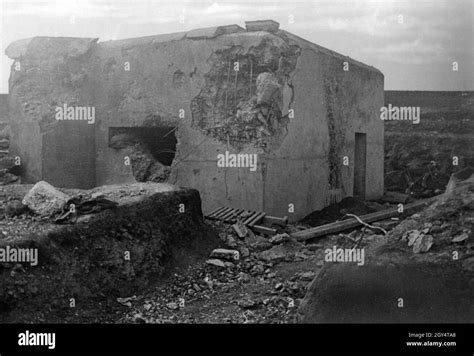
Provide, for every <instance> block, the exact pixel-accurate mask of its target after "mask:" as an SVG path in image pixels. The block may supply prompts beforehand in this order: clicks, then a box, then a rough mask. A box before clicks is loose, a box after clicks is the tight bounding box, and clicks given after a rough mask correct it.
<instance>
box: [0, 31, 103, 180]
mask: <svg viewBox="0 0 474 356" xmlns="http://www.w3.org/2000/svg"><path fill="white" fill-rule="evenodd" d="M96 42H97V40H95V39H87V38H47V37H35V38H33V39H28V40H22V41H17V42H14V43H13V44H11V45H10V46H9V47H8V48H7V50H6V54H7V55H8V56H9V57H10V58H12V59H14V60H15V61H14V63H13V64H12V67H11V76H10V81H9V91H10V95H9V100H10V101H9V104H10V108H11V111H10V119H11V123H10V124H11V146H10V151H11V153H12V154H14V155H18V156H20V157H21V160H22V166H23V167H24V168H26V169H24V172H25V177H24V178H25V180H26V181H27V182H36V181H38V180H46V181H48V182H50V183H51V184H53V185H59V186H64V187H78V188H87V187H91V186H94V185H95V173H94V164H95V162H94V157H95V152H94V127H93V125H88V124H87V123H85V122H81V121H58V120H56V119H55V115H56V108H57V107H63V105H64V104H66V105H68V106H77V105H78V106H93V105H94V104H93V87H94V84H93V81H92V78H91V73H92V70H91V65H92V63H91V62H90V61H89V58H90V55H91V52H92V51H93V48H94V46H96Z"/></svg>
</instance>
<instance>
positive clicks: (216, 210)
mask: <svg viewBox="0 0 474 356" xmlns="http://www.w3.org/2000/svg"><path fill="white" fill-rule="evenodd" d="M224 209H225V206H221V207H220V208H217V209H215V210H214V211H212V212H211V213H209V214H208V215H207V216H206V217H207V218H212V217H213V215H216V214H218V213H219V212H220V211H221V210H224Z"/></svg>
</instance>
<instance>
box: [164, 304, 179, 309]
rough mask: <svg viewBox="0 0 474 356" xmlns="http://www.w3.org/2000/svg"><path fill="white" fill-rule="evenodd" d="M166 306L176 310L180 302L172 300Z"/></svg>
mask: <svg viewBox="0 0 474 356" xmlns="http://www.w3.org/2000/svg"><path fill="white" fill-rule="evenodd" d="M166 307H167V308H168V309H171V310H176V309H178V303H175V302H170V303H168V304H166Z"/></svg>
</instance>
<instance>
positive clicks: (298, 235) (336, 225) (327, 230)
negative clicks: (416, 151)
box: [291, 197, 436, 241]
mask: <svg viewBox="0 0 474 356" xmlns="http://www.w3.org/2000/svg"><path fill="white" fill-rule="evenodd" d="M435 198H436V197H433V198H429V199H426V200H422V201H418V202H415V203H411V204H407V205H405V206H404V208H403V213H402V214H410V213H413V212H415V211H417V210H421V209H422V208H423V207H425V206H426V205H428V204H429V203H431V202H432V201H433V200H434V199H435ZM402 214H400V213H399V212H398V207H397V208H390V209H386V210H382V211H377V212H375V213H371V214H367V215H362V216H360V219H361V220H362V221H364V222H366V223H370V222H373V221H378V220H384V219H388V218H391V217H393V216H398V215H402ZM359 225H360V223H359V222H358V221H357V220H356V219H354V218H350V219H347V220H342V221H336V222H333V223H330V224H326V225H321V226H317V227H313V228H311V229H307V230H303V231H298V232H294V233H292V234H291V236H292V237H294V238H295V239H296V240H298V241H304V240H308V239H312V238H314V237H321V236H326V235H328V234H334V233H336V232H340V231H343V230H347V229H352V228H354V227H357V226H359Z"/></svg>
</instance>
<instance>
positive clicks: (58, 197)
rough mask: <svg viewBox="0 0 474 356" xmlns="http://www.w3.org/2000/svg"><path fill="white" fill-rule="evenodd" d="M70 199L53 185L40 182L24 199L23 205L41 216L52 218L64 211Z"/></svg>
mask: <svg viewBox="0 0 474 356" xmlns="http://www.w3.org/2000/svg"><path fill="white" fill-rule="evenodd" d="M69 199H70V197H69V196H68V195H66V194H64V193H63V192H61V191H59V190H57V189H56V188H55V187H53V186H52V185H51V184H49V183H47V182H45V181H40V182H38V183H36V184H35V185H34V186H33V188H31V190H30V191H29V192H28V193H27V194H26V195H25V197H24V198H23V204H24V205H26V206H28V208H30V210H32V211H33V212H35V213H36V214H38V215H41V216H51V215H53V214H54V213H57V212H59V211H61V210H62V208H63V207H64V205H65V204H66V202H67V201H68V200H69Z"/></svg>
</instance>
